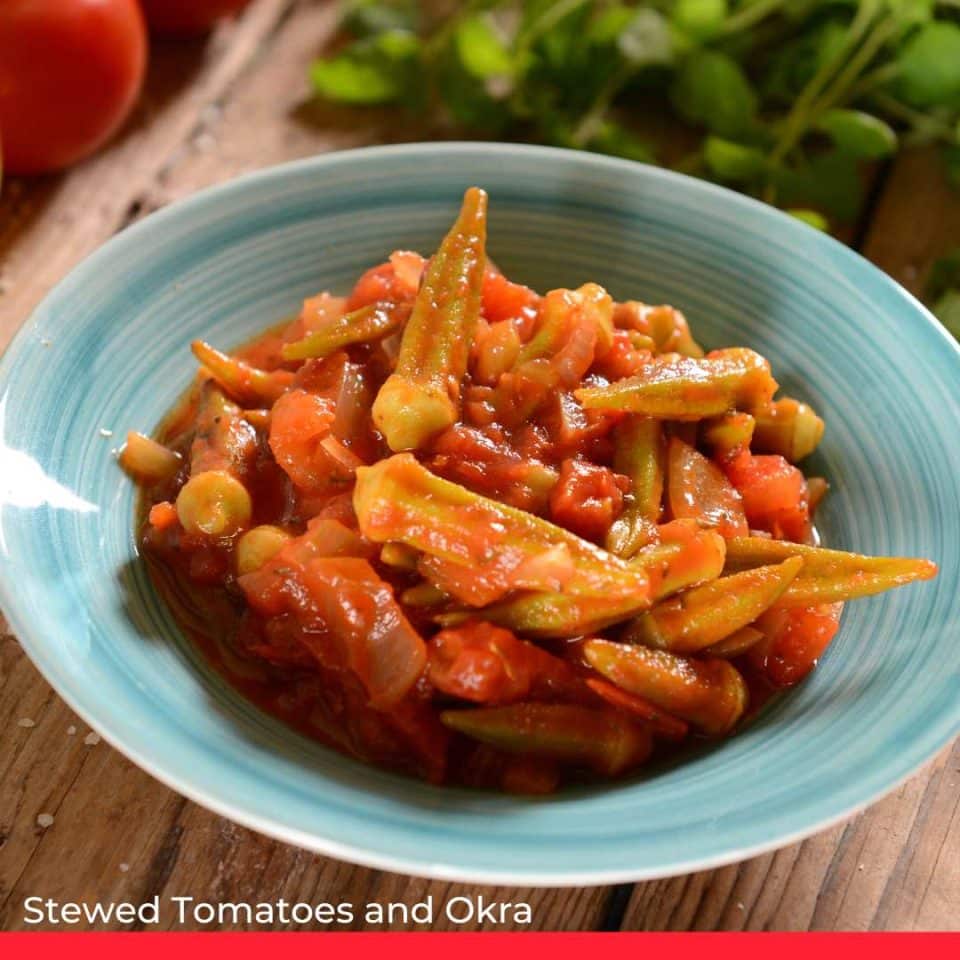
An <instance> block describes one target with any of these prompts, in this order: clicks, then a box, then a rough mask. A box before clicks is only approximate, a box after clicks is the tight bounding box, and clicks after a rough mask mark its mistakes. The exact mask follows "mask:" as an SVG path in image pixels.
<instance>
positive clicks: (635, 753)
mask: <svg viewBox="0 0 960 960" xmlns="http://www.w3.org/2000/svg"><path fill="white" fill-rule="evenodd" d="M440 719H441V720H442V721H443V723H444V724H445V725H446V726H447V727H449V728H450V729H451V730H456V731H457V732H459V733H462V734H465V735H466V736H468V737H472V738H473V739H474V740H479V741H480V742H481V743H488V744H490V745H491V746H494V747H498V748H499V749H501V750H506V751H507V752H509V753H518V754H530V755H533V756H539V757H549V758H552V759H554V760H558V761H560V762H562V763H566V764H570V765H572V766H583V767H588V768H590V769H591V770H594V771H595V772H597V773H601V774H605V775H608V776H616V775H617V774H619V773H623V772H624V771H626V770H629V769H632V768H634V767H637V766H639V765H640V764H641V763H643V762H644V761H645V760H646V759H647V757H649V756H650V750H651V747H652V740H651V736H650V731H649V730H648V729H646V728H645V727H643V726H641V725H640V724H637V723H632V722H631V721H630V720H629V719H628V718H626V717H623V716H620V715H618V714H617V713H615V712H614V711H612V710H594V709H591V708H589V707H581V706H577V705H573V704H560V703H515V704H509V705H507V706H501V707H480V708H476V709H473V710H446V711H444V712H443V713H442V714H441V715H440Z"/></svg>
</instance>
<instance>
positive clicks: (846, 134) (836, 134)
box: [817, 107, 897, 160]
mask: <svg viewBox="0 0 960 960" xmlns="http://www.w3.org/2000/svg"><path fill="white" fill-rule="evenodd" d="M817 129H818V130H822V131H823V132H824V133H826V134H827V135H828V136H829V137H830V139H831V140H833V142H834V144H836V147H837V149H838V150H842V151H843V152H844V153H849V154H850V156H852V157H864V158H865V159H868V160H875V159H878V158H880V157H888V156H890V154H892V153H895V152H896V150H897V134H896V131H895V130H894V129H893V127H891V126H890V124H889V123H887V122H886V121H884V120H881V119H880V118H879V117H875V116H873V115H872V114H869V113H864V112H863V111H862V110H849V109H843V108H839V107H837V108H835V109H833V110H827V111H826V112H825V113H824V114H823V115H822V116H821V117H820V119H819V120H818V121H817Z"/></svg>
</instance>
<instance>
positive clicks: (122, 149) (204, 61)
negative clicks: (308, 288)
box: [0, 0, 294, 350]
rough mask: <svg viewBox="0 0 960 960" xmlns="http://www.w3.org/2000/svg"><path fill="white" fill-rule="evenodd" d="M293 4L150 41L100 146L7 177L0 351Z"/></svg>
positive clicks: (255, 9) (118, 223)
mask: <svg viewBox="0 0 960 960" xmlns="http://www.w3.org/2000/svg"><path fill="white" fill-rule="evenodd" d="M293 2H294V0H257V2H256V3H254V4H253V5H252V6H251V7H250V8H249V10H248V11H247V12H246V13H245V15H244V16H243V17H241V18H240V19H239V20H237V22H236V23H232V24H225V25H224V26H223V27H221V28H219V29H218V32H217V34H216V35H215V36H214V37H213V38H211V40H210V41H209V42H208V43H206V44H204V43H203V42H201V41H192V42H185V43H184V42H170V41H166V42H165V41H159V42H155V43H154V45H153V50H152V54H151V61H150V70H149V75H148V80H147V85H146V88H145V91H144V96H143V99H142V101H141V103H140V105H139V106H138V108H137V110H136V112H135V114H134V116H133V117H132V118H131V120H130V122H129V123H128V124H127V126H126V128H125V130H124V132H123V133H122V134H121V135H120V136H119V137H118V138H117V140H116V141H114V143H112V144H111V145H110V147H109V148H108V149H106V150H105V151H103V152H102V153H100V154H99V155H98V156H96V157H93V158H92V159H90V160H88V161H87V162H86V163H83V164H81V165H80V166H78V167H77V168H75V169H74V170H72V171H70V172H69V173H67V174H64V175H62V176H55V177H46V178H41V179H37V180H33V181H22V180H16V179H8V181H7V182H6V183H5V184H4V189H3V195H2V197H0V350H2V349H3V347H4V346H6V344H7V342H8V340H9V339H10V337H12V336H13V334H14V332H15V331H16V329H17V327H19V325H20V324H21V323H22V322H23V321H24V320H25V319H26V318H27V316H29V314H30V311H31V310H32V309H33V308H34V307H35V306H36V305H37V303H38V302H39V301H40V300H41V299H42V297H43V295H44V294H45V293H46V292H47V291H48V290H49V289H50V288H51V287H52V286H53V285H54V284H55V283H57V281H59V280H60V279H61V278H62V277H64V276H65V275H66V274H67V272H68V271H69V270H70V268H71V267H73V266H74V265H75V264H76V263H77V262H78V261H80V260H81V259H83V257H85V256H86V255H87V254H88V253H90V252H92V251H93V250H94V249H96V247H98V246H99V245H100V244H101V243H103V242H104V240H106V239H107V238H108V237H109V236H110V235H111V234H112V233H114V232H115V231H116V230H118V229H119V228H120V227H122V226H123V225H124V224H125V223H126V222H127V221H128V220H129V219H130V217H131V216H133V215H135V214H136V212H137V211H138V209H139V208H140V207H141V205H142V197H143V195H144V194H145V192H146V190H147V188H148V187H149V186H151V185H152V184H154V183H155V182H156V179H157V177H158V176H159V174H160V172H161V171H162V170H163V168H164V167H165V166H166V165H167V164H168V163H169V162H170V161H171V159H172V157H173V155H174V154H175V152H176V150H177V149H178V148H179V147H180V146H181V145H182V144H184V143H185V142H186V141H187V140H188V139H189V137H190V136H191V135H192V134H193V132H194V131H195V130H197V129H198V128H199V127H200V126H201V125H202V123H203V122H204V118H206V117H208V116H210V114H211V113H212V112H213V111H214V110H215V106H216V104H217V103H218V102H219V101H220V100H221V99H222V98H223V97H224V96H225V95H226V93H227V92H228V91H229V90H230V88H231V86H232V85H233V84H234V83H235V81H236V80H237V78H238V77H239V76H240V75H241V74H242V73H243V71H244V70H245V69H246V68H247V67H248V65H249V64H250V62H251V60H252V59H253V58H254V57H255V56H256V55H257V52H258V50H259V49H260V47H261V45H262V43H263V42H264V40H266V39H267V38H269V37H270V35H271V34H272V33H273V32H274V30H276V28H277V26H278V25H279V24H280V23H281V22H282V21H283V19H284V17H285V16H286V15H287V14H288V12H289V10H290V8H291V6H292V4H293Z"/></svg>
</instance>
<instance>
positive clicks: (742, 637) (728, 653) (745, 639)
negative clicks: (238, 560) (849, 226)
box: [703, 627, 764, 660]
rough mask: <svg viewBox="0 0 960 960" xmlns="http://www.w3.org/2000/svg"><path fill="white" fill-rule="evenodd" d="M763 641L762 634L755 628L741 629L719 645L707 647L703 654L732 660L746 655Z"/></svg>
mask: <svg viewBox="0 0 960 960" xmlns="http://www.w3.org/2000/svg"><path fill="white" fill-rule="evenodd" d="M763 639H764V634H763V632H762V631H761V630H758V629H757V628H756V627H741V628H740V629H739V630H737V631H736V633H731V634H730V636H729V637H725V638H724V639H723V640H721V641H720V642H719V643H715V644H714V645H713V646H712V647H707V649H706V650H704V651H703V652H704V653H705V654H706V655H707V656H709V657H720V658H721V659H723V660H732V659H733V658H734V657H739V656H740V655H741V654H743V653H746V652H747V651H748V650H749V649H750V648H751V647H754V646H756V645H757V644H758V643H759V642H760V641H761V640H763Z"/></svg>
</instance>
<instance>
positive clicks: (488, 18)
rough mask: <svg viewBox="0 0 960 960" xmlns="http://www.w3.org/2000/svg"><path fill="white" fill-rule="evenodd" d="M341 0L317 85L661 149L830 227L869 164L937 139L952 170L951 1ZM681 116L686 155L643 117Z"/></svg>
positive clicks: (644, 150) (484, 128)
mask: <svg viewBox="0 0 960 960" xmlns="http://www.w3.org/2000/svg"><path fill="white" fill-rule="evenodd" d="M446 8H447V9H446V11H445V12H444V10H443V9H442V8H441V9H440V12H439V13H438V12H436V11H434V12H432V13H431V12H430V11H432V10H433V5H432V4H424V3H419V2H416V0H348V2H347V3H345V4H344V5H343V21H342V27H343V34H344V36H345V38H347V40H346V42H345V44H344V45H343V46H341V47H340V48H339V49H338V50H337V51H336V52H335V53H333V54H332V55H330V56H327V57H325V58H323V59H320V60H317V61H316V62H314V63H313V65H312V67H311V81H312V84H313V88H314V90H315V91H316V93H317V94H318V95H319V96H321V97H323V98H326V99H329V100H333V101H338V102H342V103H350V104H398V105H402V106H405V107H407V108H409V109H410V110H411V111H414V112H416V113H417V114H418V115H421V114H424V113H426V114H427V115H429V116H432V117H436V118H442V119H445V120H446V121H447V122H448V123H451V124H453V125H455V126H456V127H458V128H461V129H463V130H465V131H467V132H469V133H471V134H479V135H484V136H489V137H496V138H503V137H512V138H522V139H532V140H537V141H540V142H545V143H550V144H555V145H559V146H565V147H576V148H583V149H587V150H594V151H599V152H602V153H608V154H614V155H617V156H623V157H628V158H631V159H635V160H641V161H646V162H660V163H665V162H667V161H670V162H671V165H672V166H675V167H678V168H679V169H682V170H684V171H685V172H688V173H693V174H695V175H698V176H702V177H706V178H709V179H713V180H716V181H720V182H723V183H726V184H729V185H731V186H734V187H736V188H737V189H740V190H742V191H744V192H746V193H750V194H752V195H754V196H757V197H761V198H762V199H764V200H766V201H767V202H770V203H773V204H776V205H778V206H780V207H782V208H784V209H786V210H789V211H790V212H792V213H795V214H796V215H797V216H799V217H801V218H802V219H804V220H806V221H807V222H809V223H812V224H813V225H815V226H818V227H820V228H823V229H828V228H830V227H835V226H839V225H842V224H845V223H851V222H854V221H855V220H856V218H857V216H858V213H859V212H860V209H861V206H862V202H863V192H864V177H863V176H862V171H863V167H864V165H865V164H869V163H871V162H875V161H882V160H884V159H887V158H889V157H891V156H893V155H894V154H895V153H896V152H897V151H898V150H899V149H900V148H901V147H902V146H905V145H913V144H936V145H938V146H939V148H940V150H941V153H942V156H943V160H944V166H945V171H946V174H947V176H948V177H949V178H950V179H951V180H952V181H953V182H955V183H956V184H957V185H958V186H960V0H648V2H633V3H625V2H615V0H461V2H459V3H448V4H446ZM664 111H665V112H667V113H669V114H671V115H673V117H675V118H676V119H678V120H679V121H680V124H681V125H682V126H683V127H684V128H687V129H688V130H689V137H690V143H691V149H690V150H689V151H688V152H687V153H685V154H684V155H683V156H682V157H680V158H677V157H675V156H673V155H672V154H671V149H670V148H669V147H668V146H667V145H666V144H665V143H664V142H658V140H657V138H656V137H652V136H651V135H649V134H646V135H641V134H640V133H639V132H638V131H639V130H642V129H645V128H646V127H649V126H650V124H649V123H647V124H645V123H644V119H645V117H646V115H647V114H650V113H651V112H661V113H662V112H664Z"/></svg>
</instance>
